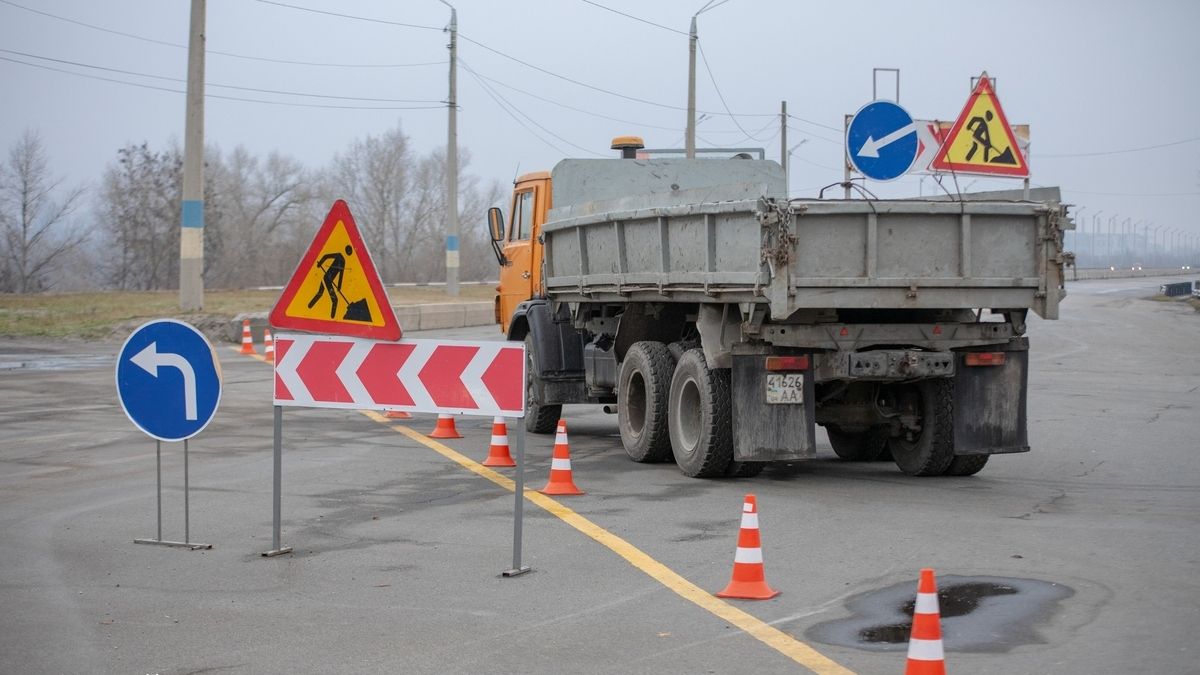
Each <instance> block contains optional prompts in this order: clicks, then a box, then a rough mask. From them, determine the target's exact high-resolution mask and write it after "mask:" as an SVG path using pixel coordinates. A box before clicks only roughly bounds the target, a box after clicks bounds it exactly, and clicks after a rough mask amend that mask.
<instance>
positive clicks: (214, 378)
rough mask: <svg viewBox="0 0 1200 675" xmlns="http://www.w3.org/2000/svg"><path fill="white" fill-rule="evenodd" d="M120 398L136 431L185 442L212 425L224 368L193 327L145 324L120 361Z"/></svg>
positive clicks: (173, 323) (172, 323)
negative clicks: (210, 423) (222, 368)
mask: <svg viewBox="0 0 1200 675" xmlns="http://www.w3.org/2000/svg"><path fill="white" fill-rule="evenodd" d="M117 395H118V396H119V397H120V399H121V407H122V408H124V409H125V414H126V415H127V416H128V417H129V420H130V421H131V422H133V423H134V424H135V425H136V426H137V428H139V429H141V430H142V431H144V432H145V433H146V434H147V435H149V436H150V437H152V438H156V439H158V440H160V441H182V440H186V439H188V438H191V437H192V436H195V435H196V434H198V433H200V432H201V431H202V430H203V429H204V427H206V426H208V423H209V421H211V420H212V418H213V415H214V414H216V412H217V405H218V404H219V403H220V402H221V364H220V362H219V361H218V360H217V354H216V352H215V351H214V350H213V346H212V343H210V342H209V341H208V338H206V337H204V334H203V333H201V332H200V331H198V330H196V328H195V327H193V326H192V325H191V324H187V323H184V322H182V321H175V320H174V319H160V320H158V321H151V322H149V323H146V324H143V325H142V326H141V327H139V328H138V329H137V330H135V331H134V332H133V334H132V335H130V336H129V338H128V339H126V340H125V345H124V346H122V347H121V354H120V355H119V356H118V357H117Z"/></svg>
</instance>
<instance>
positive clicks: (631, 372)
mask: <svg viewBox="0 0 1200 675" xmlns="http://www.w3.org/2000/svg"><path fill="white" fill-rule="evenodd" d="M674 370H675V359H674V357H672V356H671V352H670V350H668V349H667V346H666V345H664V344H663V343H661V342H635V343H634V344H633V346H632V347H630V348H629V351H627V352H626V353H625V359H624V360H623V361H621V374H620V376H619V377H618V379H617V427H618V428H619V429H620V430H621V444H622V445H624V446H625V452H626V453H627V454H628V455H629V457H630V459H632V460H633V461H635V462H664V461H666V460H668V459H670V457H671V436H670V433H669V432H668V430H667V395H668V394H670V392H671V375H672V373H673V372H674Z"/></svg>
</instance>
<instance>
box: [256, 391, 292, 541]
mask: <svg viewBox="0 0 1200 675" xmlns="http://www.w3.org/2000/svg"><path fill="white" fill-rule="evenodd" d="M274 454H275V462H274V463H275V469H274V471H275V485H274V490H273V495H272V499H271V502H272V507H271V510H272V511H273V514H272V525H271V550H270V551H267V552H265V553H263V554H262V555H263V557H264V558H273V557H275V556H277V555H283V554H284V553H291V552H292V547H291V546H287V547H284V546H280V545H279V529H280V524H279V521H280V519H281V517H282V511H283V508H282V507H283V499H282V496H281V492H282V490H283V478H282V474H283V407H282V406H275V447H274Z"/></svg>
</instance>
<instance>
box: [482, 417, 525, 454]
mask: <svg viewBox="0 0 1200 675" xmlns="http://www.w3.org/2000/svg"><path fill="white" fill-rule="evenodd" d="M483 465H484V466H516V465H517V463H516V462H514V461H513V458H512V455H510V454H508V425H507V424H505V423H504V418H503V417H495V418H493V419H492V444H491V445H490V446H489V447H488V456H487V459H485V460H483Z"/></svg>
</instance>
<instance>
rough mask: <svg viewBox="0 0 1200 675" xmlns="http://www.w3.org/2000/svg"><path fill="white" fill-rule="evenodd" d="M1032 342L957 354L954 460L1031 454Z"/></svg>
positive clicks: (1013, 342)
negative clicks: (1028, 406)
mask: <svg viewBox="0 0 1200 675" xmlns="http://www.w3.org/2000/svg"><path fill="white" fill-rule="evenodd" d="M1028 384H1029V341H1028V340H1027V339H1026V338H1018V339H1014V340H1012V341H1010V342H1009V343H1008V344H1005V345H996V346H991V347H974V348H972V349H970V350H966V351H956V352H955V376H954V454H956V455H994V454H1001V453H1011V452H1029V433H1028V426H1027V425H1028V420H1027V418H1026V392H1027V391H1028Z"/></svg>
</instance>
